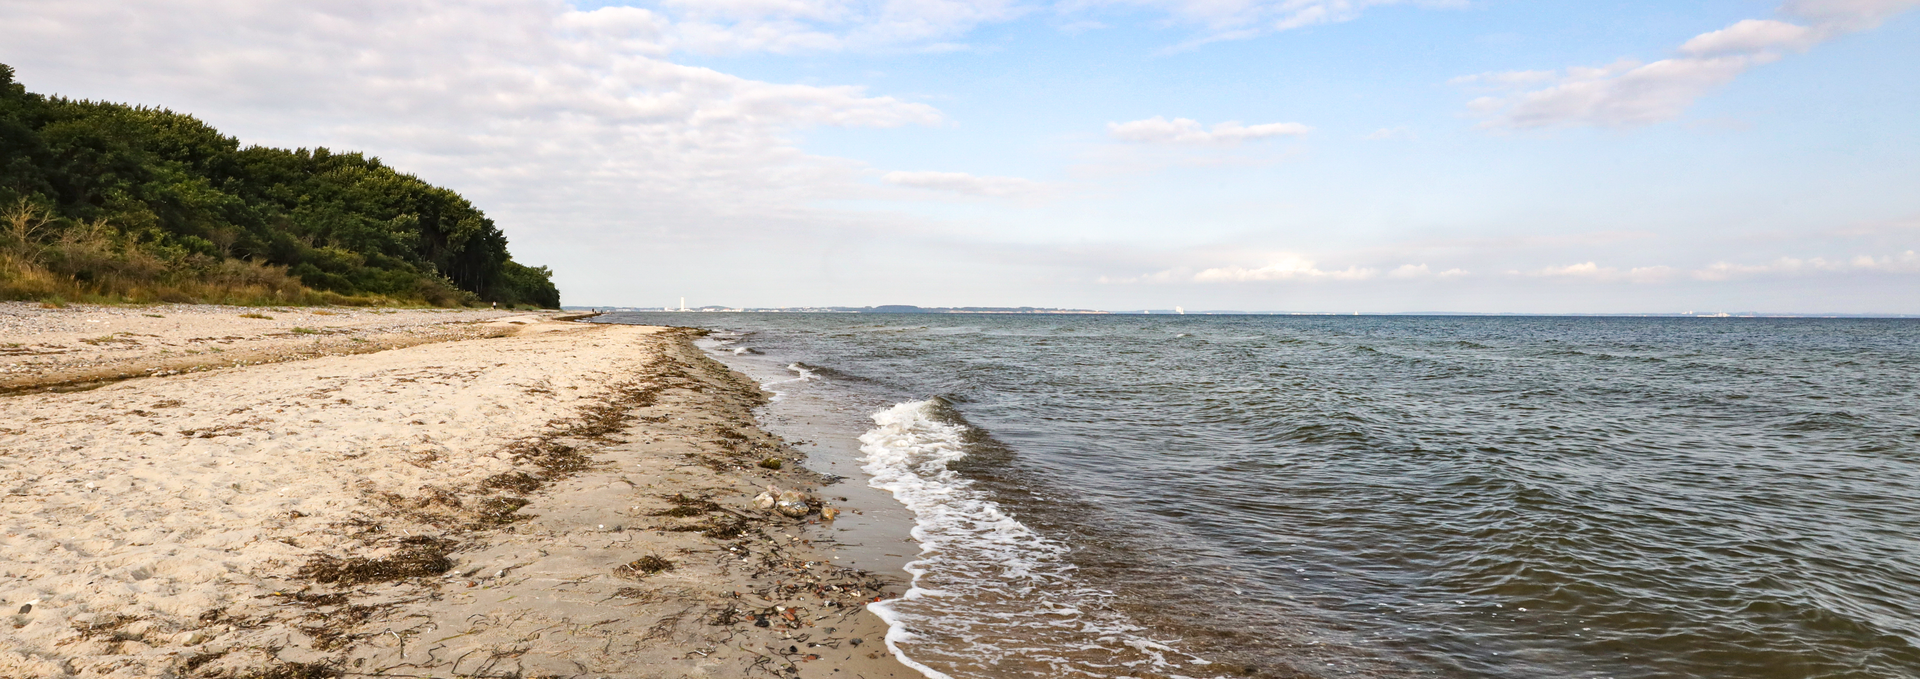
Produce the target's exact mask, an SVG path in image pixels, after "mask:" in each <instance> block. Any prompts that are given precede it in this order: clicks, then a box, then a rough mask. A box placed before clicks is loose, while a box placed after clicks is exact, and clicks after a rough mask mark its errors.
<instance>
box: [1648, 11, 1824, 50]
mask: <svg viewBox="0 0 1920 679" xmlns="http://www.w3.org/2000/svg"><path fill="white" fill-rule="evenodd" d="M1819 38H1820V36H1819V34H1818V33H1817V32H1816V31H1814V30H1813V29H1811V28H1808V27H1806V26H1800V25H1797V24H1790V23H1787V22H1784V21H1773V20H1771V19H1747V20H1745V21H1741V22H1739V23H1736V24H1734V25H1732V26H1728V27H1726V28H1722V29H1720V30H1717V31H1713V32H1711V33H1701V34H1700V35H1696V36H1694V37H1693V39H1692V40H1688V41H1687V42H1686V43H1685V44H1683V45H1681V46H1680V51H1681V52H1682V53H1684V54H1686V55H1688V56H1694V57H1718V56H1726V55H1741V54H1754V53H1757V52H1766V51H1770V50H1783V49H1788V50H1804V49H1807V48H1809V47H1812V46H1813V45H1814V43H1816V42H1818V41H1819Z"/></svg>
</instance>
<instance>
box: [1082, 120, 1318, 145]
mask: <svg viewBox="0 0 1920 679" xmlns="http://www.w3.org/2000/svg"><path fill="white" fill-rule="evenodd" d="M1312 131H1313V128H1311V127H1308V126H1306V125H1302V124H1300V123H1262V124H1259V125H1243V124H1241V123H1240V121H1237V120H1229V121H1227V122H1223V123H1215V124H1214V125H1213V127H1212V128H1211V129H1209V128H1207V127H1205V126H1203V125H1201V124H1200V122H1199V121H1197V120H1192V119H1189V118H1174V119H1172V120H1168V119H1166V118H1165V117H1162V116H1154V117H1152V118H1147V119H1145V120H1135V121H1132V122H1125V123H1107V134H1108V135H1109V136H1111V137H1113V138H1114V139H1118V140H1120V141H1128V142H1136V143H1143V144H1185V145H1195V146H1231V145H1234V144H1239V143H1241V142H1245V141H1251V140H1255V139H1267V138H1270V137H1297V136H1300V135H1304V134H1307V133H1308V132H1312Z"/></svg>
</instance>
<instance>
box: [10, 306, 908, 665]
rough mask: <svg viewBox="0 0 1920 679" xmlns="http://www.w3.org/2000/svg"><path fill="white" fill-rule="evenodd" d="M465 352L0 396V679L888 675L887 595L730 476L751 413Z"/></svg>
mask: <svg viewBox="0 0 1920 679" xmlns="http://www.w3.org/2000/svg"><path fill="white" fill-rule="evenodd" d="M255 320H258V319H255ZM515 321H517V322H515ZM492 324H493V327H491V328H484V329H482V330H480V331H479V332H483V333H485V334H488V335H499V336H493V337H485V338H482V339H468V340H459V341H448V342H440V343H435V344H423V345H419V346H411V347H407V348H398V349H391V350H386V351H380V352H377V353H366V354H357V355H339V356H322V357H319V358H312V359H309V360H298V361H290V362H282V363H276V364H271V365H254V366H246V367H239V368H226V369H219V370H210V371H206V372H195V373H188V374H179V375H171V376H160V377H152V378H146V379H135V380H127V381H120V382H114V383H110V384H107V385H106V386H102V387H99V388H96V389H92V390H90V391H81V392H72V393H59V392H51V393H48V392H40V393H22V394H17V395H14V396H8V397H4V398H0V441H4V444H3V445H0V448H3V449H4V452H0V676H7V677H13V676H23V677H40V676H47V677H59V676H79V675H85V676H124V677H134V676H139V677H154V676H196V677H296V676H435V677H439V676H445V677H452V676H499V677H506V676H527V677H531V676H604V677H655V676H658V677H669V676H673V677H678V676H842V677H845V676H859V677H908V676H915V673H913V672H912V671H910V670H906V669H904V668H903V667H902V666H900V665H898V664H895V663H894V662H893V661H892V659H891V658H889V657H886V656H885V655H884V647H883V644H882V643H881V636H882V635H883V634H884V631H885V630H884V626H883V625H881V624H880V622H879V621H878V619H877V618H875V617H874V616H872V614H870V613H868V612H866V611H865V610H864V608H863V604H864V603H866V602H867V601H870V600H872V598H873V597H875V596H883V595H886V594H887V593H888V592H889V591H890V590H889V587H890V585H889V583H888V582H887V581H884V580H880V579H877V578H874V577H872V576H870V575H868V574H864V573H860V572H858V571H851V570H847V569H839V568H835V567H832V566H830V565H829V560H830V557H829V556H827V553H826V552H825V551H824V550H823V549H821V548H820V547H817V546H815V545H813V544H812V541H813V540H814V539H816V537H817V536H818V535H819V533H818V532H817V531H818V529H819V526H818V525H817V522H818V520H819V519H818V516H817V515H816V516H814V517H808V518H807V519H800V520H796V519H788V518H785V517H780V516H778V515H775V514H772V513H771V512H767V511H764V510H761V509H759V508H758V507H755V506H753V504H752V502H751V500H750V498H751V497H752V495H753V494H754V493H756V492H758V490H760V489H761V488H762V487H763V486H764V485H766V484H767V483H777V484H780V485H782V486H784V487H803V488H805V487H812V486H813V485H814V484H816V483H817V482H818V481H819V479H817V478H813V477H812V475H811V474H810V473H807V472H804V471H802V470H798V469H797V468H796V466H795V465H786V467H785V469H784V470H781V471H774V470H769V469H765V468H762V467H759V466H757V465H755V464H754V463H755V462H757V461H759V460H761V459H764V458H765V457H769V456H784V457H787V458H788V459H791V458H792V457H793V456H795V455H796V454H797V453H795V452H794V451H792V449H791V448H789V447H787V446H786V445H785V444H784V443H783V442H781V441H779V440H778V439H776V438H774V437H771V436H770V435H767V434H766V433H765V432H762V431H760V430H759V429H758V428H757V427H756V426H754V424H753V422H752V419H751V411H750V409H751V407H752V406H753V405H755V404H756V403H757V402H758V399H760V398H761V396H760V393H759V391H758V388H757V387H756V386H754V385H752V384H750V383H747V382H746V381H745V380H744V378H741V377H739V376H738V375H735V374H733V373H731V372H729V371H727V370H726V369H725V368H724V367H721V366H719V365H718V364H716V363H713V362H712V361H711V360H710V359H707V358H706V357H705V356H704V355H701V354H700V352H699V351H698V350H697V349H695V348H693V347H692V346H691V344H690V343H689V341H688V337H689V335H688V334H687V333H686V332H684V331H676V330H666V329H660V328H641V327H632V326H613V325H593V324H580V323H564V322H557V321H553V320H550V319H542V318H538V317H523V318H512V319H510V318H508V317H507V316H505V315H501V316H498V317H495V318H494V319H492ZM474 325H479V324H474ZM303 327H304V326H303ZM830 490H831V488H830V487H829V488H828V491H829V495H830Z"/></svg>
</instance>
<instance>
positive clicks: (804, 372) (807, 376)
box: [760, 363, 820, 401]
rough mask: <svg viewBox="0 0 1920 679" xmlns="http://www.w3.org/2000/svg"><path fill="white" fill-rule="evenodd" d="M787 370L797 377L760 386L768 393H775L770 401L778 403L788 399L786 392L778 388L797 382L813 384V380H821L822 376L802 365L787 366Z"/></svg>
mask: <svg viewBox="0 0 1920 679" xmlns="http://www.w3.org/2000/svg"><path fill="white" fill-rule="evenodd" d="M787 370H791V371H793V373H794V375H795V377H792V378H790V379H784V380H772V381H769V382H762V383H761V384H760V388H761V389H765V390H767V391H771V392H773V398H771V399H768V400H769V401H778V400H780V399H783V398H786V397H787V392H786V390H784V389H777V388H776V387H778V386H779V385H782V384H793V383H795V382H811V381H813V380H817V379H820V376H819V375H818V374H816V373H814V371H812V370H808V369H807V366H806V365H804V364H801V363H789V364H787Z"/></svg>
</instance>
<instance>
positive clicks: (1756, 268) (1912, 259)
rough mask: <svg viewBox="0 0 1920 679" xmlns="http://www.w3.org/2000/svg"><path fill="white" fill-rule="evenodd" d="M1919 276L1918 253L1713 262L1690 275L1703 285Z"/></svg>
mask: <svg viewBox="0 0 1920 679" xmlns="http://www.w3.org/2000/svg"><path fill="white" fill-rule="evenodd" d="M1822 272H1826V273H1852V272H1861V273H1920V253H1916V252H1915V251H1913V250H1908V251H1906V252H1902V253H1899V254H1895V255H1886V256H1881V257H1874V256H1871V255H1857V256H1855V257H1853V258H1851V259H1826V258H1822V257H1810V258H1806V259H1801V258H1798V257H1781V258H1779V259H1776V260H1774V261H1772V262H1768V263H1766V264H1730V263H1727V262H1716V263H1714V264H1712V265H1710V266H1706V267H1703V268H1700V269H1697V270H1695V271H1693V272H1692V274H1693V277H1694V278H1698V279H1700V280H1703V281H1725V280H1733V279H1736V278H1747V277H1753V276H1768V275H1797V274H1807V273H1822Z"/></svg>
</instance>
